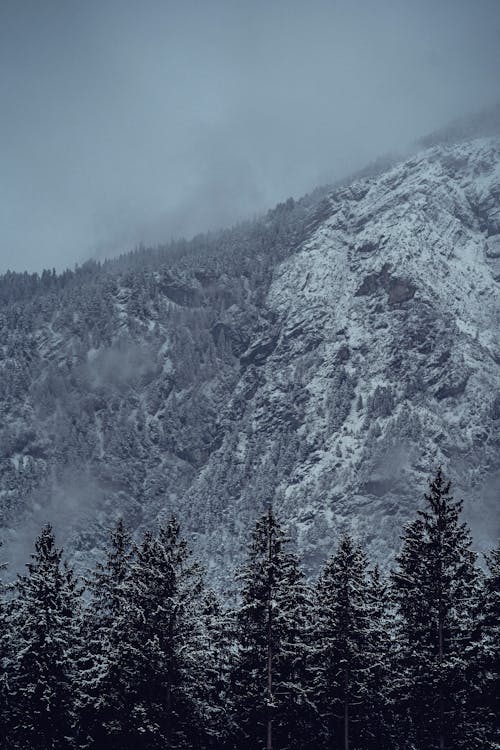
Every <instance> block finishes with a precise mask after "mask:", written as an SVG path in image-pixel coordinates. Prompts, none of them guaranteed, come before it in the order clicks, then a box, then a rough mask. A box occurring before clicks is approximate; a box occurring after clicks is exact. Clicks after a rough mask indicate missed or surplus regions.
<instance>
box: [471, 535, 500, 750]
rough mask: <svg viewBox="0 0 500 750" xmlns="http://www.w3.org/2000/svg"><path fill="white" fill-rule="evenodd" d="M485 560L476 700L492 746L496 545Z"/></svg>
mask: <svg viewBox="0 0 500 750" xmlns="http://www.w3.org/2000/svg"><path fill="white" fill-rule="evenodd" d="M486 563H487V572H486V575H485V578H484V586H483V591H482V596H481V599H480V611H479V618H478V620H479V630H480V636H481V646H480V650H479V654H480V664H481V673H480V674H481V680H480V683H479V694H478V695H477V704H478V708H479V709H480V710H481V712H482V717H483V720H484V725H485V730H486V736H487V742H488V743H489V746H491V747H493V748H495V747H499V746H500V545H497V547H496V548H495V549H494V550H492V551H491V552H490V553H489V554H488V555H487V556H486ZM476 692H477V691H476Z"/></svg>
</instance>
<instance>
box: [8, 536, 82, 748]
mask: <svg viewBox="0 0 500 750" xmlns="http://www.w3.org/2000/svg"><path fill="white" fill-rule="evenodd" d="M27 567H28V572H27V573H26V574H25V575H20V576H18V579H17V582H16V584H15V587H14V594H15V595H14V598H13V600H12V603H11V606H12V619H11V627H12V639H11V643H10V659H9V683H8V688H9V694H10V695H9V698H10V705H11V711H12V722H11V725H10V730H9V742H8V745H7V746H8V747H11V748H19V749H21V748H22V750H25V748H30V750H46V749H47V748H51V749H53V750H59V749H62V748H64V749H65V750H67V748H72V747H75V745H76V742H77V735H78V728H77V722H76V713H75V704H76V701H77V695H76V693H77V680H76V672H77V670H78V658H79V655H80V654H81V652H82V643H81V638H80V626H81V619H80V611H81V588H80V586H79V584H78V583H77V581H76V579H75V576H74V574H73V572H72V570H71V569H70V568H69V567H68V566H67V565H65V564H63V563H62V551H61V550H58V549H57V548H56V546H55V539H54V533H53V531H52V527H51V526H50V525H47V526H45V527H44V529H43V530H42V533H41V534H40V536H39V537H38V539H37V540H36V542H35V553H34V554H33V555H32V562H31V563H29V564H28V565H27Z"/></svg>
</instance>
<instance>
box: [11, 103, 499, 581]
mask: <svg viewBox="0 0 500 750" xmlns="http://www.w3.org/2000/svg"><path fill="white" fill-rule="evenodd" d="M498 120H499V121H500V116H499V117H498ZM498 130H500V125H499V126H498ZM476 135H480V136H481V137H476V138H472V139H471V140H468V133H467V132H466V133H465V134H464V140H461V141H460V142H458V143H455V142H452V143H451V144H449V143H446V142H445V141H446V137H445V136H442V137H441V141H439V140H438V144H437V145H434V146H432V147H431V148H430V149H428V150H426V151H423V152H421V151H417V153H416V154H415V155H414V156H413V157H412V158H411V159H409V160H407V161H402V162H401V163H396V164H393V165H391V164H390V163H381V164H378V165H374V166H373V168H371V169H369V170H366V171H365V174H364V175H363V176H362V177H361V178H360V179H355V180H354V181H352V180H347V181H346V183H345V184H342V185H338V186H337V187H335V188H325V189H322V190H317V191H316V192H314V193H312V194H310V195H308V196H306V197H304V198H302V199H300V200H292V199H290V200H287V201H285V202H283V203H281V204H279V205H277V206H276V207H275V208H274V209H273V210H271V211H269V212H268V213H267V214H265V215H264V216H262V217H261V218H259V219H256V220H254V221H248V222H245V223H242V224H240V225H238V226H236V227H234V228H232V229H228V230H223V231H219V232H213V233H211V234H210V233H209V234H205V235H200V236H198V237H196V238H194V239H192V240H191V241H189V242H187V241H183V240H179V241H175V242H171V243H167V244H165V245H162V246H159V247H156V248H150V249H146V248H138V249H137V250H136V251H135V252H133V253H130V254H129V255H124V256H123V257H121V258H118V259H115V260H111V261H106V262H103V263H97V262H96V263H94V262H90V263H87V264H85V265H83V266H82V267H79V268H77V269H75V270H72V271H65V272H63V273H60V274H57V273H55V272H52V271H45V272H43V273H42V274H41V275H38V274H29V273H7V274H5V275H3V276H2V277H0V413H1V415H2V421H1V424H0V527H1V537H2V538H3V540H4V545H5V546H4V549H5V551H6V552H7V551H8V555H7V556H8V558H9V559H10V560H11V561H14V562H16V563H18V564H22V562H23V561H24V558H25V554H26V550H27V549H28V548H29V546H30V545H31V542H32V539H33V538H34V536H35V535H36V534H37V533H38V530H39V528H40V527H41V526H42V525H43V523H44V521H45V519H46V518H52V519H53V521H54V526H55V528H56V529H57V531H58V533H59V534H60V536H61V539H62V542H63V544H64V546H65V548H66V549H67V551H68V553H69V554H71V556H72V560H73V561H74V562H78V563H80V564H81V565H85V564H86V563H87V561H88V560H89V559H91V558H93V557H96V556H97V555H98V551H99V549H100V548H101V547H102V545H103V543H104V535H105V531H104V530H105V529H106V528H107V527H109V526H112V525H113V524H114V523H115V521H116V520H117V518H118V517H123V520H124V522H125V523H126V525H127V526H128V527H129V528H130V529H131V531H133V532H136V531H137V530H139V532H141V533H142V532H143V531H145V530H146V529H148V528H152V526H154V525H155V524H156V523H157V522H158V521H160V520H161V519H164V518H166V517H169V516H170V515H175V516H177V517H178V518H180V519H182V524H183V529H184V533H185V535H186V538H187V539H189V542H190V545H192V546H193V548H194V550H195V552H196V554H197V555H199V556H200V558H201V559H203V561H204V563H206V564H207V565H208V566H209V571H208V572H209V578H210V580H211V581H212V582H217V581H219V582H220V581H221V580H222V579H224V578H225V576H226V572H227V571H228V570H229V569H231V568H232V567H233V566H234V565H235V564H237V562H238V561H239V560H240V558H241V551H242V549H243V546H244V540H245V538H246V537H247V535H248V533H249V531H250V528H251V525H252V522H253V519H254V518H255V516H256V514H257V513H258V512H259V511H261V510H263V509H264V508H265V507H266V505H267V504H268V503H271V504H272V505H273V507H274V508H275V509H276V512H277V513H278V515H280V516H281V517H282V518H283V519H284V521H285V522H286V527H287V532H288V533H290V534H291V536H292V537H293V543H294V545H295V547H296V549H298V550H299V551H300V553H301V554H302V556H303V561H304V567H305V569H306V570H307V572H308V574H313V575H314V574H315V573H316V572H317V571H318V569H319V567H320V565H321V563H322V561H323V560H324V558H325V557H326V556H327V555H328V554H329V550H330V548H331V540H332V539H334V538H336V537H338V536H339V535H340V534H341V533H343V532H349V533H351V534H353V535H356V536H359V538H363V540H364V543H365V544H366V549H367V552H368V553H369V554H370V556H371V557H373V559H374V560H375V559H378V560H379V561H380V562H382V561H383V560H384V558H386V557H387V550H390V551H391V552H392V553H394V552H395V550H396V549H397V546H398V535H399V530H400V528H401V526H402V525H403V524H404V523H405V522H406V521H407V520H408V519H409V518H410V517H411V515H412V514H413V512H414V510H415V497H414V494H413V492H412V491H411V489H410V488H412V487H415V486H419V485H420V484H421V483H422V482H423V481H425V476H426V473H427V471H428V467H429V466H431V465H433V464H437V463H439V464H441V465H443V467H444V468H445V469H447V470H452V471H453V477H454V481H455V483H456V486H457V488H458V489H459V491H460V492H461V493H463V494H464V496H465V498H466V507H465V512H466V514H467V518H468V519H469V520H470V522H471V526H472V530H473V533H474V535H475V537H476V538H477V539H478V540H479V542H480V544H481V545H482V546H483V547H485V548H486V547H488V546H491V545H492V544H494V540H495V529H494V525H493V524H491V523H490V521H489V519H491V518H492V517H493V516H494V515H495V508H496V502H497V496H498V493H497V489H498V486H499V477H498V462H497V456H498V449H499V446H500V433H499V425H500V397H499V395H498V388H499V383H500V374H499V373H500V369H499V367H500V365H499V363H500V338H499V331H500V317H499V311H500V303H499V290H500V287H499V284H498V279H499V278H500V265H499V264H500V249H499V248H500V244H499V242H500V219H499V214H498V208H497V206H498V199H497V197H496V196H498V195H500V140H499V138H498V137H491V136H490V137H484V136H483V135H482V134H481V133H479V134H476ZM452 141H453V138H452ZM226 584H227V581H224V585H226Z"/></svg>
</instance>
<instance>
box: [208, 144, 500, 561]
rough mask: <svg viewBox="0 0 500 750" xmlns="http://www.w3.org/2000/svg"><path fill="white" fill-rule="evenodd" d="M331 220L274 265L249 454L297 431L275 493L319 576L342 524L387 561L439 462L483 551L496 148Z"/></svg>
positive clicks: (472, 147) (388, 178) (491, 445)
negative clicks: (270, 332) (319, 563)
mask: <svg viewBox="0 0 500 750" xmlns="http://www.w3.org/2000/svg"><path fill="white" fill-rule="evenodd" d="M327 214H328V215H327V218H326V219H325V220H324V221H323V222H322V223H321V225H320V226H319V227H318V228H317V229H316V231H315V232H314V234H313V235H312V236H311V237H310V238H308V240H307V241H306V242H305V243H304V244H303V246H302V247H301V249H300V252H298V253H297V254H295V255H293V256H292V257H291V258H290V259H288V260H286V261H285V262H284V263H282V264H281V265H280V266H279V267H278V268H277V269H276V272H275V276H274V281H273V284H272V287H271V289H270V292H269V294H268V298H267V303H268V306H269V308H270V309H271V310H272V311H273V312H274V313H275V315H276V322H275V323H274V331H275V346H274V347H273V350H272V352H271V353H270V354H269V356H268V357H267V358H266V359H265V362H263V363H258V364H257V365H256V366H255V367H253V368H251V367H250V368H249V372H245V373H244V375H243V378H242V380H243V382H244V383H245V384H247V383H252V382H255V381H257V383H258V385H257V386H256V391H255V394H254V395H253V397H252V398H251V400H250V401H249V402H248V403H247V406H246V411H245V414H247V415H251V418H250V419H249V420H248V421H247V422H245V419H244V417H243V422H244V430H242V431H241V433H240V435H239V439H238V442H239V445H240V446H245V445H250V444H251V445H255V443H256V442H257V443H260V444H261V445H262V446H265V448H264V449H263V450H262V451H261V454H260V456H259V460H260V461H261V466H264V469H265V461H266V456H276V454H280V453H281V454H282V453H283V452H284V450H286V443H287V441H288V440H290V433H291V432H293V433H295V434H296V436H298V443H299V445H298V446H297V447H296V448H295V449H294V451H293V454H294V460H292V461H290V460H289V461H288V471H287V472H286V474H285V476H284V477H283V478H282V479H281V481H280V482H279V483H278V484H277V485H275V486H273V487H272V490H271V494H273V495H274V496H275V498H276V502H277V504H278V505H280V506H281V507H282V508H283V509H284V514H285V515H286V516H287V517H288V518H289V519H290V528H291V531H292V534H294V535H295V534H296V535H297V537H298V541H299V545H300V546H301V547H302V549H303V550H305V551H306V552H307V553H308V555H309V558H310V561H311V564H312V565H313V566H315V563H316V560H317V559H318V558H319V559H321V558H322V556H323V555H324V554H325V553H326V552H328V551H329V549H330V548H331V543H332V541H331V540H332V538H335V537H336V535H337V533H338V531H339V530H341V529H345V528H348V529H350V530H352V531H353V532H354V533H356V534H358V535H361V536H362V537H364V539H365V540H366V541H367V542H368V543H369V545H370V546H371V548H372V552H375V553H376V554H377V555H378V556H379V558H380V559H381V560H382V561H383V560H384V559H385V558H386V557H387V551H388V550H389V551H391V550H393V549H394V547H395V546H397V544H398V535H399V532H400V529H401V525H402V523H403V522H404V521H405V520H407V519H408V518H409V517H410V516H411V515H412V513H413V512H414V509H415V507H416V505H417V504H418V501H419V499H420V498H421V493H422V491H423V489H424V487H425V478H426V476H427V475H428V474H429V472H430V471H431V469H432V468H433V467H434V466H435V465H436V464H437V463H441V464H443V466H444V467H445V468H446V469H448V470H449V472H450V475H451V476H452V477H453V479H454V480H455V483H456V484H457V491H460V490H461V491H463V493H465V496H466V498H467V511H468V513H469V516H470V518H471V521H472V523H473V526H474V528H475V530H476V531H477V536H478V544H481V541H484V542H486V540H487V539H488V538H489V539H491V538H493V539H494V535H495V533H496V532H497V531H498V527H495V524H496V522H495V508H496V503H497V494H496V490H497V489H498V487H499V486H500V474H499V462H498V453H499V448H500V422H499V417H500V367H499V365H500V286H499V281H500V141H499V140H498V139H484V140H476V141H473V142H470V143H465V144H461V145H459V146H454V147H439V148H435V149H432V150H430V151H428V152H425V153H423V154H421V155H419V156H418V157H415V158H413V159H411V160H410V161H408V162H406V163H403V164H401V165H399V166H397V167H395V168H393V169H391V170H390V171H389V172H387V173H386V174H384V175H382V176H381V177H379V178H377V179H374V180H371V181H370V180H366V181H361V182H359V183H356V184H354V185H352V186H350V187H347V188H345V189H342V190H339V191H338V192H336V193H334V194H333V195H331V196H330V197H329V199H328V210H327ZM276 332H279V333H276ZM256 373H257V374H256ZM245 387H246V386H245ZM242 388H243V389H244V387H242V385H241V384H240V390H241V389H242ZM291 390H292V391H293V398H290V393H291ZM290 413H291V414H292V416H291V417H290ZM287 419H288V420H289V423H290V430H289V431H285V436H284V437H283V426H284V424H286V421H287ZM283 442H284V443H285V446H283ZM277 444H279V446H278V447H277ZM225 447H226V446H225ZM222 450H224V448H223V449H222ZM219 458H220V457H219V456H217V455H216V456H213V457H212V461H213V463H217V461H218V460H219ZM241 461H242V462H243V463H244V457H241ZM257 463H258V462H257ZM272 463H273V464H274V463H275V460H274V461H273V462H272ZM257 474H258V470H257ZM256 484H257V486H258V487H259V484H260V479H257V482H256ZM243 494H244V496H245V501H244V503H245V504H248V494H249V493H248V491H247V489H246V488H245V491H244V493H243ZM485 518H487V519H489V520H488V521H486V523H484V524H483V520H484V519H485ZM489 539H488V541H489Z"/></svg>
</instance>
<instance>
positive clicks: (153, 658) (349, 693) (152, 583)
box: [0, 468, 500, 750]
mask: <svg viewBox="0 0 500 750" xmlns="http://www.w3.org/2000/svg"><path fill="white" fill-rule="evenodd" d="M461 508H462V502H461V501H456V500H454V499H453V496H452V494H451V490H450V484H449V482H447V481H446V479H445V477H444V476H443V472H442V470H441V469H440V468H438V469H437V471H436V473H435V476H434V477H433V478H432V480H431V481H430V482H429V488H428V493H427V494H426V495H425V502H424V506H423V509H422V510H421V511H419V512H418V513H417V515H416V517H415V518H414V520H413V521H411V522H410V523H409V524H408V525H407V526H406V527H405V528H404V529H403V532H402V538H401V548H400V551H399V554H398V556H397V558H396V562H395V564H394V567H393V569H392V571H391V572H390V575H389V576H387V577H384V576H383V575H382V574H381V573H380V572H379V569H378V567H377V566H376V565H375V566H374V565H373V564H371V562H370V560H369V559H368V558H367V556H366V554H365V552H364V550H363V549H362V547H361V546H360V545H359V544H358V542H357V541H356V540H355V539H353V538H352V537H351V536H349V535H344V536H343V537H341V538H340V539H338V543H337V545H336V546H335V548H334V549H333V550H332V554H331V556H330V557H329V558H328V559H327V560H326V562H325V563H324V565H323V567H322V569H321V571H320V574H319V576H318V577H317V579H316V580H315V581H313V582H308V581H307V580H306V578H305V577H304V574H303V572H302V570H301V564H300V560H299V558H298V557H297V555H295V554H294V553H292V552H291V550H290V548H289V545H288V540H287V537H286V535H285V533H284V531H283V528H282V526H281V524H280V521H279V520H278V518H277V517H276V515H275V514H274V512H273V510H272V509H271V508H269V509H268V510H267V511H266V512H265V513H264V514H263V515H262V516H261V517H260V518H259V519H258V520H257V522H256V524H255V527H254V530H253V533H252V535H251V539H250V540H249V542H248V545H247V549H246V553H245V560H244V563H243V564H242V565H241V566H240V567H239V568H238V569H237V571H236V572H235V578H236V584H237V594H236V596H235V597H233V599H232V600H229V601H232V603H228V599H227V598H226V599H223V598H221V597H220V596H218V595H216V594H215V593H214V591H212V590H211V589H210V588H209V587H208V586H207V585H206V583H205V581H204V571H203V568H202V567H201V566H200V564H199V563H198V562H196V561H195V560H194V559H193V556H192V553H191V551H190V549H189V547H188V545H187V543H186V541H185V540H184V539H183V538H182V533H181V530H180V526H179V523H178V522H177V521H176V520H175V519H174V518H171V519H170V520H168V521H167V522H166V523H164V524H163V525H162V526H160V527H159V528H158V529H157V532H156V533H155V534H151V533H149V532H148V533H146V534H145V535H144V536H143V538H142V539H140V540H138V541H133V540H132V537H131V535H130V533H129V531H128V530H127V528H126V527H125V525H124V524H123V522H122V521H119V522H118V523H117V525H116V527H115V528H114V529H113V531H112V533H111V535H110V538H109V541H108V545H107V547H106V549H105V550H104V554H103V558H102V562H101V563H100V564H98V565H97V566H96V567H95V569H94V570H92V571H90V572H88V574H87V575H86V576H85V577H84V578H79V577H78V576H77V575H76V574H75V573H74V571H73V570H72V568H71V566H69V565H68V563H67V562H66V561H64V559H63V555H62V551H61V550H60V549H58V547H57V544H56V540H55V537H54V532H53V530H52V528H51V526H50V525H46V526H45V527H44V528H43V530H42V531H41V533H40V535H39V536H38V538H37V540H36V542H35V552H34V553H33V554H32V556H31V562H29V563H28V565H27V570H26V572H25V573H23V574H20V575H18V577H17V580H16V581H15V582H14V583H12V584H10V585H8V586H4V590H3V595H2V602H1V610H0V649H1V651H0V654H1V660H2V668H3V669H2V681H1V685H0V688H1V690H0V711H1V731H2V740H3V744H2V746H3V747H6V748H7V747H8V748H10V749H12V750H18V749H19V750H21V749H22V750H26V749H27V748H30V750H47V749H48V748H51V749H53V750H59V749H61V750H62V749H63V748H64V749H65V750H77V749H81V750H83V749H84V748H89V750H90V749H91V748H95V749H98V748H108V749H109V750H142V749H144V750H153V749H154V748H158V749H160V748H162V749H163V748H178V749H179V750H180V749H181V748H186V750H187V748H206V749H207V750H208V749H209V748H227V749H228V750H229V749H233V748H236V749H238V750H239V749H241V750H243V749H246V748H275V750H285V749H286V748H290V750H292V749H296V750H303V749H305V748H311V750H312V749H313V748H318V749H322V748H325V750H326V748H339V750H340V749H341V748H342V749H343V750H348V748H349V747H351V748H356V750H390V749H392V748H394V750H408V748H412V749H414V750H431V749H432V748H436V749H437V748H447V749H448V748H449V749H450V750H452V749H453V750H459V749H462V748H463V750H472V748H478V750H479V749H481V750H486V749H487V748H491V749H493V748H495V747H498V745H497V744H495V743H496V742H498V739H499V737H498V729H499V726H498V713H497V708H498V704H497V701H498V695H499V687H500V685H499V666H500V663H499V660H500V633H499V614H500V612H499V606H500V602H499V597H500V548H497V549H495V550H492V551H491V552H490V554H489V555H487V557H486V565H485V566H482V565H479V564H478V562H479V561H478V560H477V556H476V554H475V553H474V552H473V550H472V541H471V535H470V532H469V529H468V527H467V525H466V524H465V523H464V522H463V521H462V520H461V517H460V513H461Z"/></svg>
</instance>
